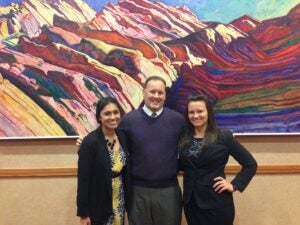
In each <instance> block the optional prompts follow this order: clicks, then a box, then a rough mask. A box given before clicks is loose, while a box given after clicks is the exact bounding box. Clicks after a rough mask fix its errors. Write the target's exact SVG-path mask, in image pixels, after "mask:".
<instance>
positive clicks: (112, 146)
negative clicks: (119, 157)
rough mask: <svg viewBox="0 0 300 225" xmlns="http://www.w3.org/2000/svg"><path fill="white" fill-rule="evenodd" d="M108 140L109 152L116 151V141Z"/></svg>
mask: <svg viewBox="0 0 300 225" xmlns="http://www.w3.org/2000/svg"><path fill="white" fill-rule="evenodd" d="M105 140H106V144H107V147H108V148H109V150H111V151H113V150H114V147H115V144H116V142H117V141H116V139H115V138H114V139H112V141H110V140H109V139H107V138H106V139H105Z"/></svg>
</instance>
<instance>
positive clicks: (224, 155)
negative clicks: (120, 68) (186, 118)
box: [179, 131, 257, 209]
mask: <svg viewBox="0 0 300 225" xmlns="http://www.w3.org/2000/svg"><path fill="white" fill-rule="evenodd" d="M183 151H184V150H183ZM230 155H231V156H232V157H233V158H234V159H235V160H236V161H237V162H238V163H239V164H240V165H241V166H242V169H241V171H240V172H239V173H238V174H237V175H236V176H235V178H234V179H233V180H232V182H231V183H232V184H233V185H234V186H236V187H237V189H238V190H239V191H240V192H242V191H243V190H244V189H245V188H246V186H247V185H248V183H249V182H250V180H251V179H252V177H253V176H254V174H255V172H256V168H257V163H256V161H255V159H254V158H253V157H252V155H251V154H250V153H249V152H248V151H247V150H246V149H245V148H244V147H243V146H242V145H241V144H239V142H237V141H236V140H235V139H234V137H233V135H232V132H230V131H221V132H220V134H219V135H218V139H217V142H216V143H215V144H210V145H205V146H203V149H202V152H201V153H200V156H199V159H198V160H197V161H196V162H195V161H194V162H192V161H191V159H190V158H189V157H186V156H185V154H183V152H182V151H180V152H179V156H180V166H181V168H183V170H184V175H183V201H184V203H185V204H187V203H188V202H189V201H190V199H191V196H192V194H193V196H194V197H195V200H196V203H197V205H198V206H199V207H200V208H202V209H213V208H220V207H223V206H224V205H228V204H233V198H232V193H231V192H228V191H223V192H222V193H221V194H219V193H217V192H215V191H214V189H213V185H214V183H215V181H214V178H216V177H218V176H221V177H224V178H226V176H225V172H224V169H225V166H226V163H227V162H228V158H229V156H230Z"/></svg>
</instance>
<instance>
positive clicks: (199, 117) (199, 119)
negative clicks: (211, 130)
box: [188, 101, 208, 128]
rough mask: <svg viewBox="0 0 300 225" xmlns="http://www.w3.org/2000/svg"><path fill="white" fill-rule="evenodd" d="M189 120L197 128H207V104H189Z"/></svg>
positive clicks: (197, 102)
mask: <svg viewBox="0 0 300 225" xmlns="http://www.w3.org/2000/svg"><path fill="white" fill-rule="evenodd" d="M188 118H189V121H190V122H191V124H192V125H193V126H194V127H195V128H204V127H206V126H207V122H208V113H207V108H206V105H205V102H203V101H196V102H190V103H189V104H188Z"/></svg>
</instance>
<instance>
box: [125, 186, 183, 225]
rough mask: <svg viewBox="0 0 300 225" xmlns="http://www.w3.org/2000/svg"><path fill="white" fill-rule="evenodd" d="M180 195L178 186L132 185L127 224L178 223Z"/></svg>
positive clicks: (179, 222) (162, 224) (156, 224)
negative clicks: (149, 186)
mask: <svg viewBox="0 0 300 225" xmlns="http://www.w3.org/2000/svg"><path fill="white" fill-rule="evenodd" d="M181 214H182V195H181V190H180V187H179V186H176V187H166V188H145V187H137V186H133V192H132V205H131V209H130V210H129V212H128V219H129V225H180V224H181Z"/></svg>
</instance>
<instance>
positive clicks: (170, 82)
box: [0, 0, 300, 138]
mask: <svg viewBox="0 0 300 225" xmlns="http://www.w3.org/2000/svg"><path fill="white" fill-rule="evenodd" d="M151 75H158V76H161V77H163V78H164V79H165V80H166V82H167V86H168V88H167V101H166V106H168V107H170V108H173V109H175V110H177V111H179V112H182V113H184V112H185V110H186V109H185V104H186V98H187V96H188V95H189V94H191V93H195V94H205V95H207V96H208V97H209V98H210V100H211V101H212V102H213V103H214V108H215V113H216V118H217V122H218V125H219V126H220V127H224V128H229V129H231V130H233V131H234V132H235V133H241V134H269V133H271V134H299V133H300V3H299V0H289V1H283V0H253V1H240V0H222V1H221V0H209V1H207V0H197V1H196V0H185V1H182V0H160V1H150V0H119V1H103V0H85V1H84V0H1V2H0V137H1V138H15V137H20V138H26V137H30V138H36V137H72V136H76V135H85V134H87V133H88V132H90V131H91V130H93V129H95V127H96V126H97V123H96V121H95V118H94V117H95V116H94V112H95V104H96V103H97V101H98V100H99V99H101V98H102V97H104V96H112V97H114V98H116V99H117V100H118V101H119V102H120V104H121V107H122V109H123V110H124V111H125V112H129V111H131V110H133V109H136V108H138V107H140V106H141V104H142V101H143V96H142V89H143V83H144V81H145V79H146V78H147V77H149V76H151Z"/></svg>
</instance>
